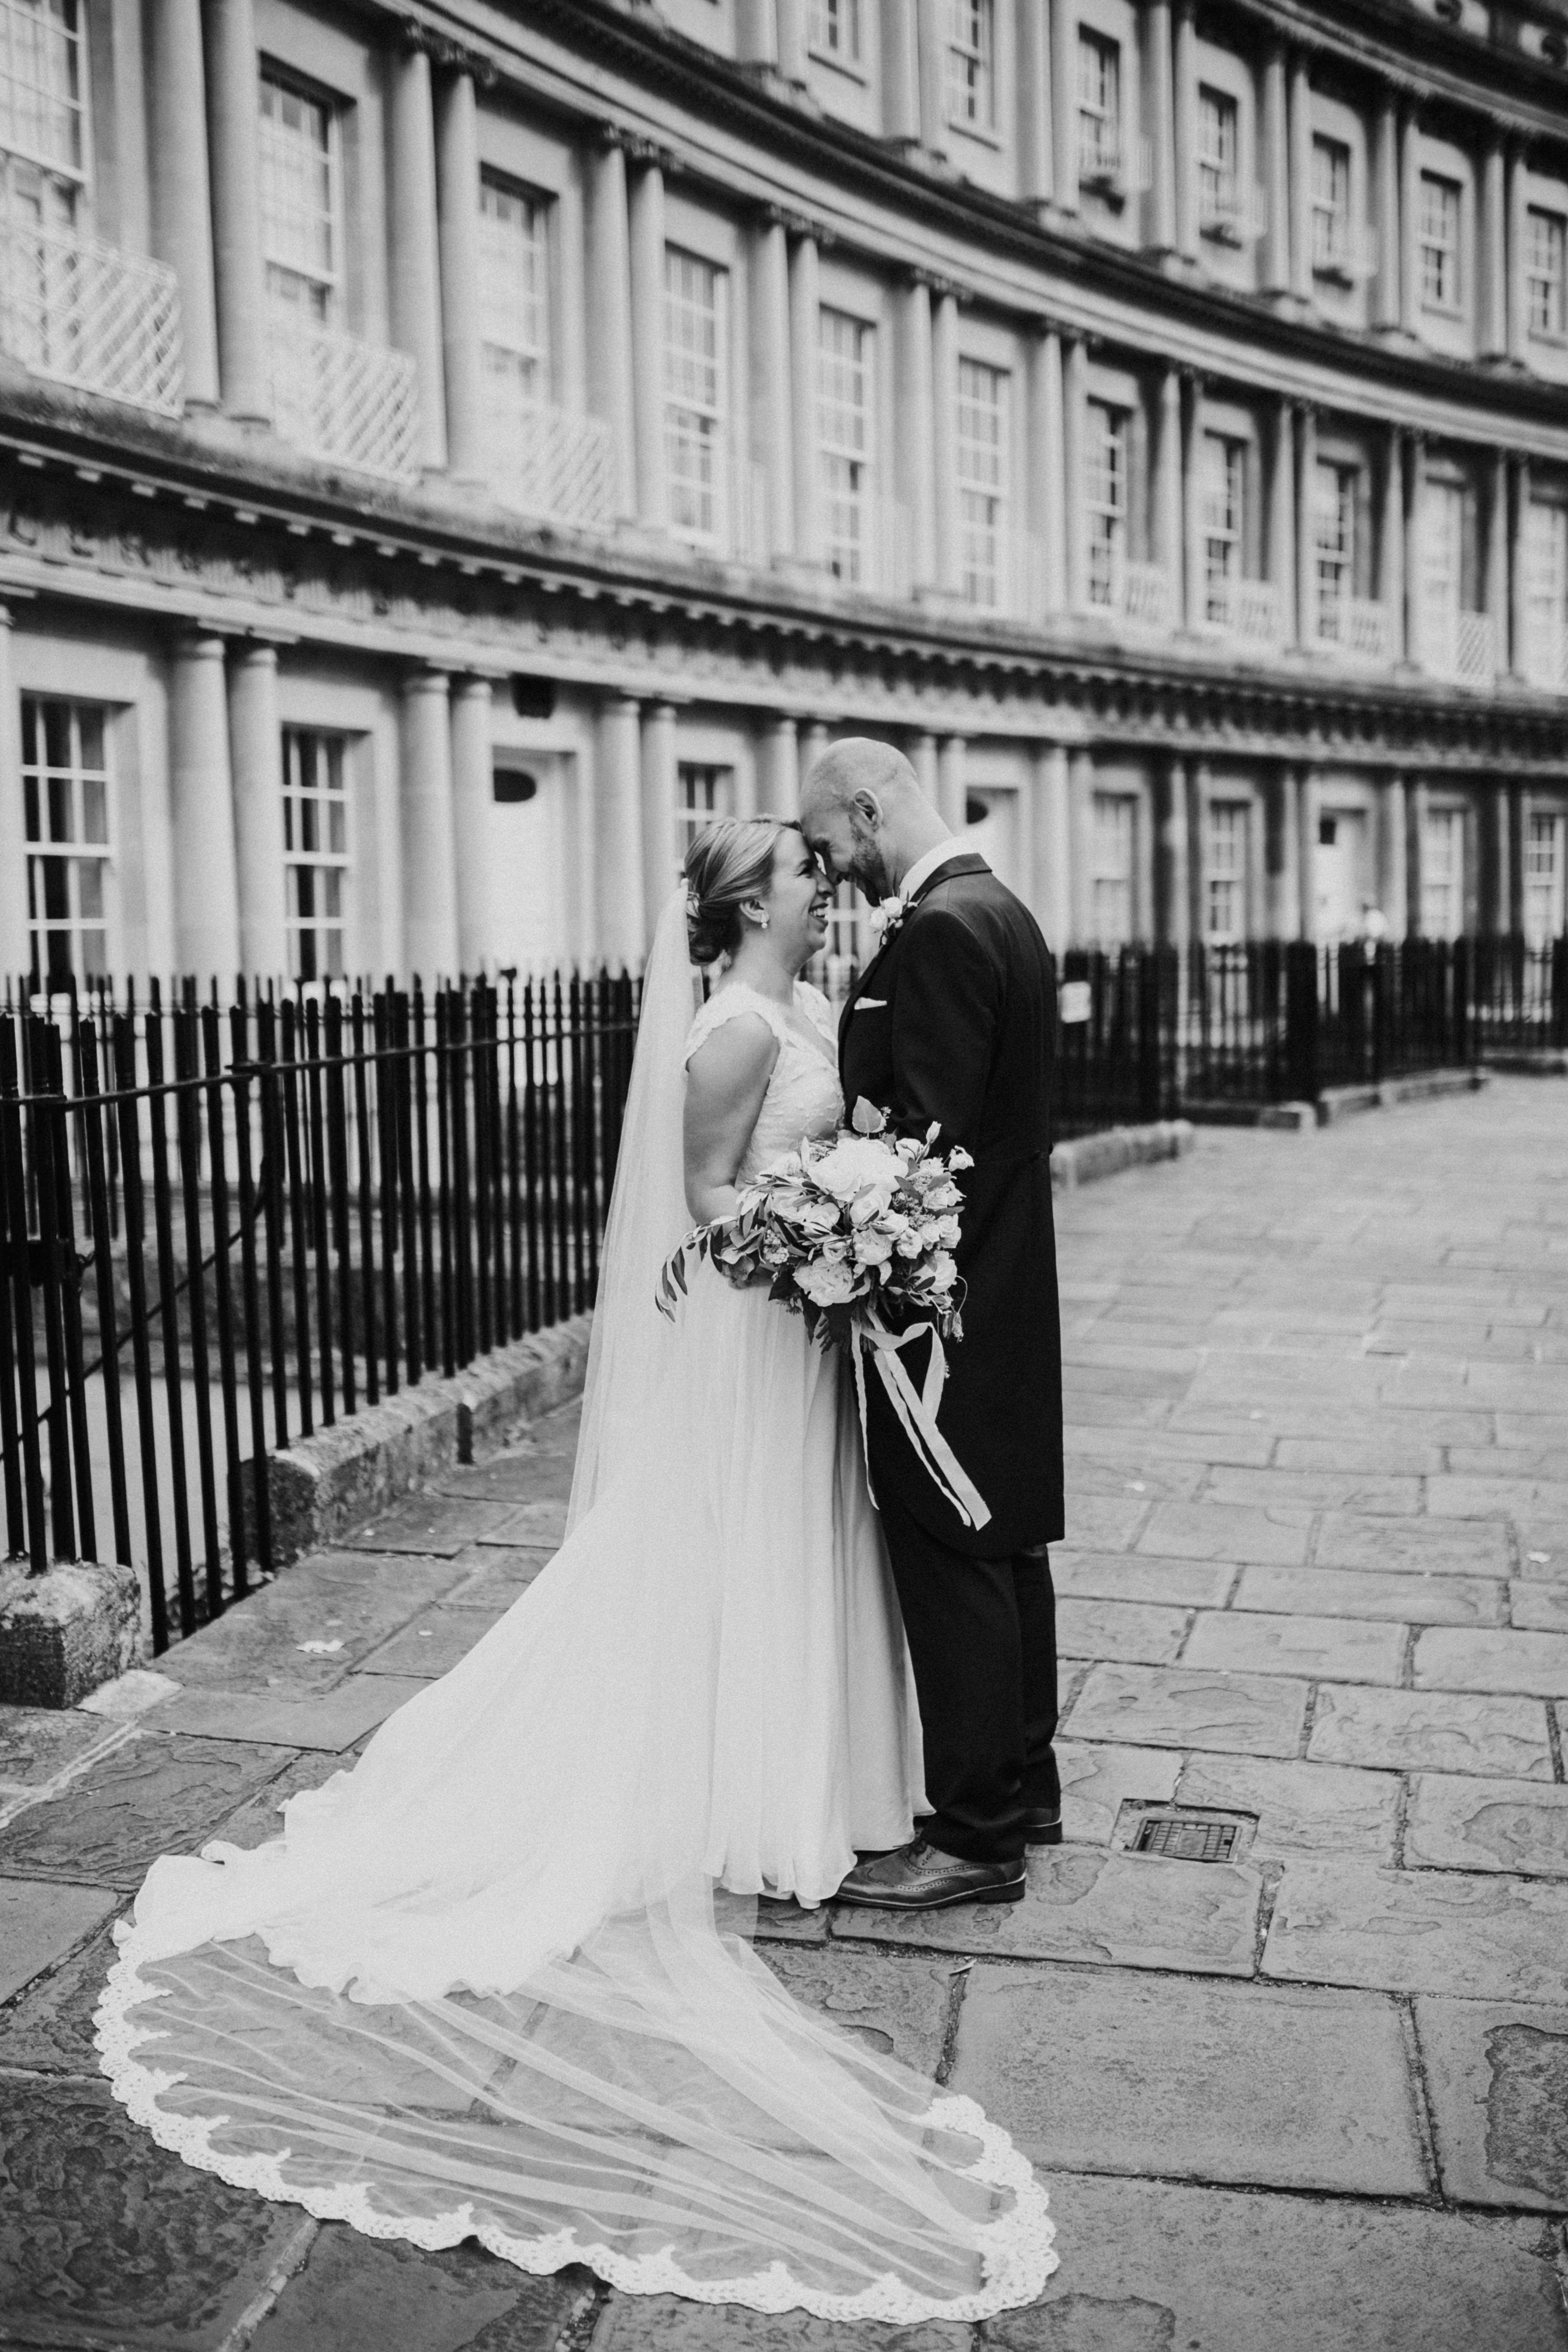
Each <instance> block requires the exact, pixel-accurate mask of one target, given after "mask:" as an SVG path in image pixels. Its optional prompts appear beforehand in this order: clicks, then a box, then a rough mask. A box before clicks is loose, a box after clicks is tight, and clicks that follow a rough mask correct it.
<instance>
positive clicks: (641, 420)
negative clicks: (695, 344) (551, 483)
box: [630, 163, 669, 530]
mask: <svg viewBox="0 0 1568 2352" xmlns="http://www.w3.org/2000/svg"><path fill="white" fill-rule="evenodd" d="M630 254H631V278H632V409H633V414H634V415H635V418H636V421H637V520H638V521H639V522H640V523H642V524H644V525H645V526H646V527H647V529H648V530H666V529H667V528H668V523H669V467H668V459H667V457H666V454H665V440H664V405H665V392H664V173H663V172H662V171H661V170H660V168H659V166H658V164H657V163H644V164H642V165H641V166H640V167H639V168H638V169H637V172H636V173H635V174H634V176H633V179H632V184H631V244H630Z"/></svg>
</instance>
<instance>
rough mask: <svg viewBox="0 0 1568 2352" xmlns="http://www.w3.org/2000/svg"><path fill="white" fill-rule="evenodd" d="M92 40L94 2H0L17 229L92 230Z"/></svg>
mask: <svg viewBox="0 0 1568 2352" xmlns="http://www.w3.org/2000/svg"><path fill="white" fill-rule="evenodd" d="M87 37H88V27H87V5H86V0H44V5H34V6H29V5H26V0H0V217H3V218H4V219H5V221H6V222H7V223H8V224H10V225H12V226H19V227H26V228H35V229H40V230H43V231H44V232H46V233H52V234H54V235H56V236H80V235H82V234H83V233H84V232H85V231H86V229H87V227H88V226H89V224H88V221H87V217H86V215H87V209H88V189H89V173H88V160H89V156H90V155H91V152H92V133H91V124H90V121H89V110H88V55H87ZM17 356H24V355H23V354H17Z"/></svg>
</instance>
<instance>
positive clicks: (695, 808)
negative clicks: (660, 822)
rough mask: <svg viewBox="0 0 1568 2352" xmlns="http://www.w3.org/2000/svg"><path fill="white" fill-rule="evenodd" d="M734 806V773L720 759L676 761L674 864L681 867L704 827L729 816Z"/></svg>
mask: <svg viewBox="0 0 1568 2352" xmlns="http://www.w3.org/2000/svg"><path fill="white" fill-rule="evenodd" d="M734 805H735V771H734V769H733V768H731V767H730V766H728V765H727V764H726V762H725V761H722V760H679V761H677V762H676V768H675V862H676V866H677V868H678V869H679V868H683V867H684V866H685V864H686V854H687V851H688V850H689V848H690V846H691V845H692V843H693V842H694V841H695V840H696V838H697V836H698V835H699V834H700V832H701V831H702V829H703V827H704V826H705V825H710V824H713V823H714V821H715V820H716V819H717V818H719V817H722V816H729V815H730V814H731V812H732V810H733V808H734Z"/></svg>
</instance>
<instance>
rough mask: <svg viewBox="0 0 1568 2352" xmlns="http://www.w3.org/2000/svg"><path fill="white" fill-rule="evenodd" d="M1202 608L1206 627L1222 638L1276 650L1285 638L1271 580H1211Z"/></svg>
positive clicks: (1277, 591)
mask: <svg viewBox="0 0 1568 2352" xmlns="http://www.w3.org/2000/svg"><path fill="white" fill-rule="evenodd" d="M1205 607H1206V611H1205V619H1206V622H1207V625H1208V626H1209V627H1210V628H1211V629H1213V630H1215V632H1216V633H1217V634H1218V635H1221V636H1226V637H1235V638H1238V639H1239V640H1240V641H1241V642H1242V643H1243V644H1245V645H1256V646H1277V645H1279V642H1280V639H1281V637H1282V636H1283V635H1284V626H1283V622H1282V619H1281V615H1280V606H1279V589H1278V588H1277V587H1276V586H1275V585H1274V583H1273V582H1272V581H1271V580H1217V579H1216V580H1211V581H1210V582H1209V583H1208V584H1207V587H1206V589H1205Z"/></svg>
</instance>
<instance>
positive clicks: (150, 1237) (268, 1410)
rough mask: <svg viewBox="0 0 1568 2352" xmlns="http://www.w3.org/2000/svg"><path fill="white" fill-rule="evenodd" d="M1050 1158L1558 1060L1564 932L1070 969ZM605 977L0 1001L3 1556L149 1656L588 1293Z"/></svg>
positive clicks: (606, 1158) (209, 1611)
mask: <svg viewBox="0 0 1568 2352" xmlns="http://www.w3.org/2000/svg"><path fill="white" fill-rule="evenodd" d="M1060 983H1061V985H1060V999H1059V1006H1060V1013H1061V1026H1060V1032H1059V1052H1058V1093H1057V1101H1056V1127H1057V1132H1058V1135H1060V1136H1064V1137H1066V1136H1071V1135H1078V1134H1083V1133H1087V1132H1089V1131H1092V1130H1093V1129H1099V1128H1105V1127H1109V1126H1114V1125H1118V1124H1122V1123H1130V1122H1133V1121H1138V1120H1143V1119H1152V1118H1170V1117H1173V1116H1175V1115H1178V1114H1180V1113H1183V1112H1186V1113H1190V1114H1193V1115H1195V1116H1198V1117H1205V1116H1206V1117H1222V1118H1223V1117H1226V1116H1233V1117H1234V1116H1237V1115H1238V1114H1244V1113H1245V1111H1246V1109H1247V1107H1248V1106H1256V1105H1259V1104H1264V1103H1269V1102H1277V1101H1280V1100H1284V1099H1289V1098H1296V1099H1300V1100H1306V1101H1311V1100H1315V1099H1317V1098H1318V1097H1321V1095H1322V1094H1323V1092H1324V1091H1325V1090H1327V1089H1328V1088H1331V1087H1339V1086H1355V1085H1362V1084H1373V1083H1376V1082H1377V1081H1379V1080H1381V1079H1383V1078H1388V1077H1394V1076H1400V1075H1401V1074H1404V1073H1407V1072H1411V1071H1416V1070H1421V1069H1425V1068H1429V1067H1433V1066H1461V1067H1462V1066H1470V1065H1473V1064H1474V1063H1476V1062H1478V1061H1480V1060H1484V1059H1485V1058H1487V1056H1488V1055H1500V1054H1509V1055H1516V1054H1527V1053H1531V1052H1535V1051H1542V1050H1552V1051H1557V1052H1562V1051H1564V1050H1568V940H1557V941H1554V942H1552V943H1549V944H1548V945H1546V946H1545V947H1540V946H1527V945H1526V944H1525V942H1524V941H1522V940H1508V939H1504V940H1455V941H1453V942H1451V943H1450V942H1447V941H1440V940H1412V941H1409V942H1406V943H1404V944H1402V945H1400V946H1393V945H1388V944H1382V945H1379V946H1377V947H1375V948H1371V947H1367V946H1365V945H1363V944H1362V943H1359V942H1356V943H1352V944H1350V945H1347V946H1344V947H1336V948H1318V947H1315V946H1312V945H1310V943H1304V942H1300V941H1291V942H1285V941H1277V940H1267V941H1263V942H1258V943H1250V944H1247V945H1238V946H1223V947H1214V946H1205V947H1202V948H1198V949H1194V950H1189V951H1187V952H1185V953H1182V952H1178V950H1175V949H1173V948H1154V949H1135V948H1129V949H1125V950H1119V951H1117V952H1115V953H1112V954H1101V953H1089V952H1086V951H1078V950H1074V951H1071V952H1069V953H1068V954H1067V955H1065V956H1064V957H1063V958H1062V960H1061V967H1060ZM637 996H638V989H637V982H635V981H633V980H631V979H628V978H626V977H625V976H621V977H619V978H615V977H612V976H610V975H609V974H607V973H604V972H601V973H598V974H596V975H594V976H592V977H586V978H582V977H574V978H570V979H568V978H565V977H556V978H552V979H548V980H539V981H532V982H521V983H509V984H506V985H504V986H502V987H500V988H499V989H498V988H497V987H495V986H491V985H489V984H487V983H480V984H478V985H475V986H472V987H466V988H444V989H440V990H437V991H436V992H433V993H431V994H429V995H426V994H424V993H422V992H420V991H419V990H418V989H417V988H416V989H415V990H413V991H402V990H397V989H393V988H390V987H389V988H386V989H384V990H380V991H373V990H368V989H367V990H361V991H358V992H344V993H339V992H336V991H333V990H328V991H326V992H324V993H320V994H314V995H307V994H305V993H304V992H295V993H294V994H293V995H284V996H281V997H277V998H275V997H274V996H273V995H271V994H268V993H263V994H261V995H259V996H258V995H256V994H254V993H253V994H251V995H249V996H240V997H239V998H238V999H237V1002H236V1003H233V1004H231V1005H228V1006H226V1007H220V1006H219V1005H218V1003H216V1000H211V1001H208V1002H207V1003H197V1002H196V1000H195V994H194V992H193V991H191V990H189V989H186V990H184V992H180V993H179V995H178V996H177V998H176V999H175V1000H174V1001H166V1000H164V999H163V998H162V997H160V996H159V995H158V993H157V992H153V994H152V995H151V996H150V997H149V998H148V999H147V1000H146V1001H145V1002H143V1003H135V1002H133V1001H132V1000H130V999H128V998H120V999H117V998H115V997H113V996H111V995H110V993H109V992H102V991H95V992H91V993H89V994H84V995H82V996H76V995H74V994H67V995H65V996H61V997H57V998H55V999H52V1000H49V1001H47V1003H46V1002H45V1001H44V1000H41V999H32V1000H26V999H23V1000H20V1001H13V1002H11V1003H5V1002H4V1001H0V1458H3V1485H4V1508H5V1538H6V1547H5V1548H6V1550H7V1552H8V1553H9V1554H10V1555H11V1556H12V1557H16V1558H22V1559H26V1560H27V1561H28V1563H29V1564H30V1566H31V1567H32V1568H34V1569H35V1570H41V1569H42V1568H43V1567H44V1566H45V1565H46V1564H47V1561H48V1560H49V1559H51V1558H54V1559H77V1558H94V1557H101V1556H103V1555H105V1554H111V1555H112V1556H113V1557H114V1558H115V1559H120V1560H123V1561H127V1562H129V1563H131V1564H132V1565H134V1566H136V1567H138V1568H139V1569H140V1570H142V1572H143V1575H144V1580H145V1591H146V1612H147V1633H148V1637H149V1640H150V1643H151V1646H152V1648H153V1652H154V1653H157V1652H159V1651H162V1650H163V1648H165V1647H166V1646H167V1644H168V1643H169V1642H170V1641H171V1640H173V1639H174V1638H176V1637H178V1636H179V1635H181V1634H184V1633H189V1632H191V1631H192V1629H193V1628H194V1627H195V1625H197V1624H199V1623H201V1622H204V1621H205V1619H206V1618H208V1617H210V1616H212V1615H214V1614H215V1613H216V1612H218V1611H220V1610H221V1609H222V1608H223V1607H224V1606H225V1605H226V1602H227V1601H229V1600H230V1599H231V1598H233V1597H234V1596H235V1595H237V1594H240V1593H243V1592H245V1591H247V1588H248V1586H249V1585H250V1584H251V1583H252V1582H253V1581H254V1580H256V1579H257V1578H258V1577H259V1576H266V1575H268V1574H269V1573H270V1572H271V1570H272V1569H273V1566H274V1542H273V1529H272V1527H271V1524H270V1517H269V1508H268V1503H269V1496H268V1478H267V1476H266V1475H265V1471H266V1464H267V1461H268V1457H269V1456H271V1455H274V1454H278V1453H279V1452H281V1451H283V1450H284V1449H286V1448H287V1447H289V1445H290V1444H294V1443H295V1442H296V1441H297V1440H298V1439H299V1438H300V1437H304V1436H309V1435H310V1434H311V1433H312V1432H314V1431H316V1430H318V1429H321V1428H327V1427H331V1425H332V1424H333V1423H335V1422H337V1421H339V1420H340V1419H342V1418H343V1417H344V1416H346V1415H349V1414H352V1413H353V1412H356V1411H358V1410H359V1408H360V1407H361V1406H362V1405H363V1404H374V1403H375V1402H378V1401H379V1400H380V1399H381V1398H383V1397H384V1396H390V1395H393V1394H395V1393H396V1392H397V1391H399V1390H400V1389H401V1388H403V1387H405V1386H408V1385H415V1384H417V1383H418V1382H419V1381H421V1380H423V1379H424V1378H425V1377H426V1375H427V1374H429V1373H431V1372H437V1373H447V1374H450V1373H452V1372H454V1371H456V1370H458V1367H459V1366H461V1365H465V1364H468V1363H469V1362H471V1361H472V1360H474V1359H475V1358H476V1357H478V1356H482V1355H485V1354H487V1353H488V1352H489V1351H490V1350H491V1349H495V1348H496V1347H499V1346H500V1345H502V1344H504V1343H505V1342H507V1341H509V1340H510V1339H517V1338H520V1337H521V1336H522V1335H523V1334H525V1333H527V1332H531V1331H536V1330H539V1329H541V1328H544V1327H546V1326H548V1325H551V1324H553V1323H557V1322H560V1321H562V1320H563V1319H564V1318H568V1317H570V1316H573V1315H574V1314H577V1313H580V1312H582V1311H583V1310H584V1308H586V1307H590V1306H591V1305H592V1303H593V1299H594V1294H595V1286H596V1282H597V1277H598V1250H599V1240H600V1235H601V1234H602V1232H603V1226H604V1218H605V1211H606V1209H607V1206H608V1201H609V1191H610V1185H611V1181H612V1178H613V1175H614V1171H615V1165H616V1151H617V1148H618V1144H619V1139H620V1128H621V1119H622V1114H623V1109H624V1106H625V1101H626V1087H627V1083H628V1081H629V1077H630V1071H631V1058H632V1049H633V1044H634V1040H635V1033H636V1024H637Z"/></svg>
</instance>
